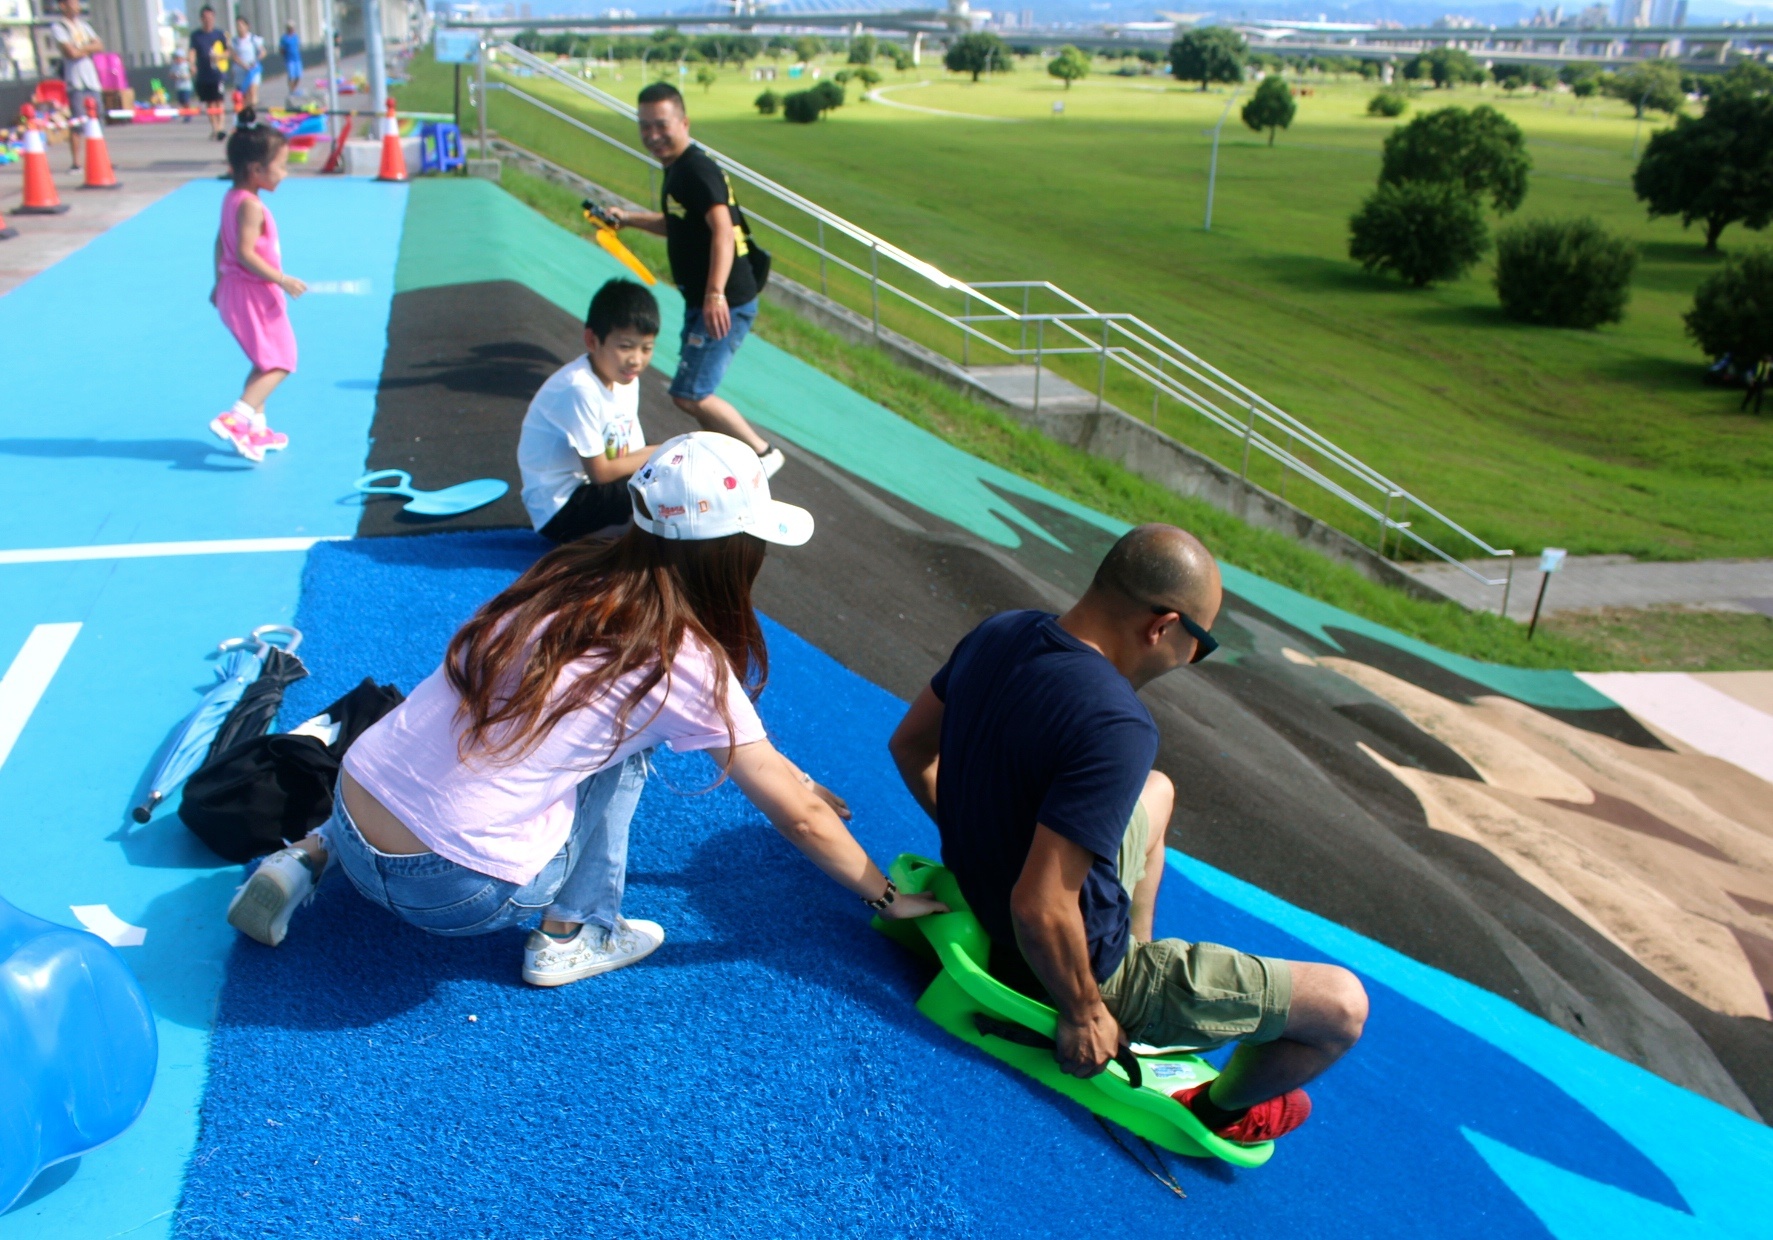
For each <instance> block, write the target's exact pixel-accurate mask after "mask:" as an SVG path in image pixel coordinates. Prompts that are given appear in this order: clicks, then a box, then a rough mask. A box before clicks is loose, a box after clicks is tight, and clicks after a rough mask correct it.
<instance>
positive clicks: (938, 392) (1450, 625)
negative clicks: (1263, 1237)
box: [500, 164, 1773, 671]
mask: <svg viewBox="0 0 1773 1240" xmlns="http://www.w3.org/2000/svg"><path fill="white" fill-rule="evenodd" d="M500 178H501V185H502V186H503V188H504V189H505V190H506V191H507V192H509V193H511V194H512V195H513V196H515V197H516V198H518V199H519V200H520V201H522V202H524V203H526V204H528V205H529V206H530V207H532V208H533V209H535V210H536V211H538V212H539V213H541V214H542V215H544V216H546V217H548V218H549V219H551V220H553V221H554V222H555V223H557V224H560V225H561V226H563V227H566V228H569V229H573V230H576V231H578V232H581V233H585V234H587V235H588V234H589V233H590V232H591V231H592V230H591V229H590V228H589V226H587V225H586V223H585V221H584V218H583V216H582V215H581V214H580V212H579V209H578V203H579V195H578V194H577V193H575V192H574V191H573V190H570V189H568V188H566V187H564V186H561V185H557V184H555V183H553V182H551V181H547V180H543V179H541V178H539V177H535V176H531V175H529V174H527V173H524V172H522V171H520V170H518V169H517V168H515V167H514V166H512V165H510V164H506V165H505V167H504V168H503V169H502V171H501V174H500ZM624 241H626V242H627V243H628V244H629V245H630V246H631V248H633V249H634V250H635V252H636V253H637V254H638V255H639V256H640V257H641V258H642V259H643V260H645V261H646V262H648V263H649V264H651V265H652V266H653V267H654V268H655V269H657V270H663V264H664V261H665V255H664V243H663V242H662V241H661V240H659V239H658V238H654V237H650V236H647V235H646V234H640V233H634V232H629V233H626V234H624ZM757 331H758V334H759V335H761V336H763V337H764V338H765V339H767V340H769V341H770V342H771V343H772V344H775V345H776V346H777V347H779V348H782V349H785V350H786V351H788V352H789V353H791V354H793V355H795V356H796V357H799V358H800V359H801V360H802V361H805V362H807V363H809V364H810V365H812V366H815V367H817V368H818V369H820V370H822V371H824V372H825V373H827V374H829V375H831V376H832V377H833V378H836V379H838V380H840V381H841V382H843V383H844V384H845V385H847V386H848V387H850V388H852V389H853V390H855V391H856V392H858V393H860V394H861V395H863V396H866V397H868V398H869V399H871V400H875V401H878V402H879V403H880V404H882V405H885V406H886V407H887V408H888V409H891V410H892V411H893V412H895V413H897V414H899V415H900V416H901V417H904V418H906V419H907V420H909V421H911V422H913V423H915V424H916V425H918V426H921V427H923V428H924V429H926V430H929V431H931V432H933V433H935V434H937V435H940V436H941V437H942V438H944V439H946V440H948V441H949V442H951V443H953V444H955V445H956V446H958V447H960V448H963V449H965V450H966V451H968V452H970V453H972V454H973V455H975V456H977V457H979V458H981V459H983V460H986V461H989V462H991V463H992V464H995V465H998V466H1000V467H1002V468H1004V469H1007V470H1009V471H1011V472H1013V473H1016V474H1019V475H1021V476H1022V477H1024V478H1027V479H1029V480H1030V481H1033V482H1037V483H1039V484H1041V485H1042V486H1044V487H1047V488H1048V489H1049V490H1052V491H1054V492H1055V493H1057V494H1060V495H1063V496H1065V497H1066V498H1068V499H1071V500H1075V501H1076V502H1078V503H1081V504H1086V505H1088V506H1090V507H1091V508H1094V509H1096V510H1097V511H1098V512H1102V513H1106V514H1108V515H1110V516H1115V517H1119V518H1121V519H1122V520H1125V521H1131V522H1139V521H1152V520H1162V521H1169V522H1172V523H1174V524H1177V525H1181V526H1184V527H1186V528H1188V529H1190V530H1193V531H1194V532H1195V533H1197V534H1198V535H1199V536H1200V537H1201V538H1202V539H1203V540H1204V541H1205V542H1206V543H1207V545H1208V546H1209V547H1210V548H1211V549H1212V551H1213V553H1214V554H1215V555H1216V556H1218V557H1220V558H1221V559H1222V560H1224V561H1225V562H1227V563H1230V564H1235V565H1237V566H1238V567H1240V568H1245V569H1248V570H1249V571H1251V572H1254V573H1257V574H1259V575H1261V576H1263V577H1265V578H1267V579H1268V580H1270V581H1273V582H1276V583H1277V584H1280V585H1284V586H1288V587H1291V588H1292V589H1295V590H1298V591H1300V592H1301V593H1304V594H1309V595H1311V596H1312V597H1314V598H1318V599H1322V600H1324V601H1325V602H1328V603H1333V604H1335V605H1336V606H1338V607H1342V608H1344V609H1345V610H1347V611H1350V612H1353V613H1355V614H1356V615H1359V616H1363V617H1365V618H1367V619H1369V620H1373V621H1375V622H1377V623H1380V624H1384V625H1387V626H1389V627H1391V628H1393V629H1396V630H1397V631H1398V632H1401V633H1406V634H1409V635H1410V636H1413V637H1417V638H1420V639H1421V640H1423V641H1427V642H1430V643H1432V644H1434V645H1436V646H1439V647H1441V648H1442V649H1444V650H1447V651H1449V652H1452V653H1455V654H1463V655H1467V656H1470V657H1472V658H1478V659H1484V660H1488V661H1490V662H1494V663H1501V664H1506V665H1509V666H1515V667H1541V668H1570V669H1573V670H1580V671H1615V670H1618V671H1637V670H1645V669H1648V668H1668V669H1679V670H1689V671H1691V670H1706V671H1724V670H1734V669H1738V668H1752V667H1767V666H1773V621H1767V620H1765V619H1764V618H1763V617H1758V616H1756V617H1736V616H1731V617H1728V618H1727V619H1726V621H1725V622H1723V623H1720V621H1719V620H1718V615H1719V613H1712V612H1682V611H1673V610H1662V611H1658V612H1656V613H1654V621H1653V630H1654V634H1655V636H1654V637H1652V638H1645V637H1643V636H1641V635H1640V634H1638V633H1637V632H1636V631H1635V630H1634V628H1633V626H1632V623H1631V617H1632V616H1634V615H1636V614H1638V613H1631V612H1612V613H1609V621H1608V622H1607V623H1606V624H1592V623H1587V622H1585V621H1584V620H1583V619H1581V618H1577V619H1575V620H1573V621H1572V622H1571V623H1570V624H1569V625H1568V626H1565V625H1563V624H1560V623H1548V624H1545V625H1542V626H1541V628H1540V631H1539V633H1538V634H1537V636H1536V639H1535V640H1533V641H1531V642H1529V641H1528V640H1527V637H1526V628H1525V626H1523V625H1521V624H1518V623H1516V622H1514V621H1507V620H1502V619H1501V618H1499V617H1497V616H1494V615H1490V614H1475V613H1472V612H1468V611H1466V610H1465V609H1464V608H1461V607H1459V606H1457V605H1455V604H1452V603H1438V604H1437V603H1430V602H1426V601H1424V600H1421V599H1417V598H1414V597H1412V596H1409V595H1406V594H1403V593H1401V592H1399V591H1396V590H1392V589H1389V588H1387V587H1385V586H1381V585H1378V584H1376V583H1374V582H1372V581H1369V580H1368V579H1367V578H1365V577H1363V576H1361V575H1360V574H1359V573H1357V572H1355V571H1354V570H1353V569H1350V568H1347V567H1344V566H1342V565H1340V564H1336V563H1335V562H1333V561H1331V560H1329V559H1326V558H1325V557H1324V556H1322V555H1319V554H1318V553H1317V552H1315V551H1312V550H1310V549H1308V548H1306V547H1303V546H1301V545H1300V544H1298V543H1296V542H1294V541H1292V540H1291V539H1288V538H1286V537H1284V536H1282V535H1280V534H1276V533H1272V532H1269V531H1266V530H1259V529H1255V528H1254V527H1252V526H1249V525H1246V524H1245V523H1243V522H1242V521H1239V520H1238V519H1237V518H1235V517H1232V516H1230V515H1228V514H1226V513H1224V512H1221V511H1220V510H1219V509H1217V508H1214V507H1212V506H1211V505H1209V504H1206V503H1203V502H1201V501H1198V500H1191V499H1186V498H1184V497H1182V496H1179V495H1176V494H1174V493H1173V492H1171V491H1168V490H1166V489H1165V488H1163V487H1160V486H1158V485H1157V484H1155V483H1153V482H1150V481H1147V480H1146V479H1144V478H1141V477H1139V476H1138V475H1137V474H1134V473H1132V472H1130V471H1128V470H1126V469H1124V468H1123V467H1121V466H1119V465H1116V464H1113V463H1112V462H1108V461H1104V460H1101V459H1100V458H1097V457H1093V456H1091V455H1089V454H1088V453H1085V452H1082V451H1079V450H1078V449H1076V448H1071V447H1067V446H1066V445H1064V444H1060V443H1058V442H1056V441H1054V440H1052V439H1049V438H1047V437H1046V436H1044V435H1042V434H1040V433H1039V432H1037V431H1034V430H1031V429H1029V428H1028V427H1026V426H1024V425H1023V424H1021V423H1019V422H1017V421H1016V420H1015V419H1013V418H1011V417H1009V416H1008V415H1006V414H1004V413H1002V412H1000V411H999V410H996V409H994V408H991V407H989V406H986V405H983V404H981V403H979V402H977V401H974V400H971V399H969V398H968V397H967V396H965V395H964V394H962V393H960V392H958V391H956V390H955V389H953V388H951V387H949V386H947V385H945V384H943V383H940V382H938V381H936V380H934V379H931V378H929V377H927V376H925V375H922V374H919V373H917V372H915V371H912V370H910V369H908V368H906V367H904V366H901V365H899V364H898V363H896V362H894V361H893V360H892V359H891V358H890V357H889V356H888V355H887V354H885V353H882V352H880V351H879V350H876V349H871V348H865V347H859V346H856V345H852V344H849V343H848V342H846V341H844V340H842V339H840V338H839V337H837V336H834V335H832V334H831V333H830V332H826V331H823V330H821V329H820V328H817V327H815V326H813V325H812V324H810V323H808V322H807V321H806V320H805V319H802V318H801V317H799V316H798V315H796V314H793V313H792V312H790V311H787V310H784V309H781V308H780V307H778V306H775V305H773V304H771V303H768V302H766V303H765V304H764V305H763V307H762V311H761V313H760V315H759V318H758V327H757ZM1742 620H1757V621H1761V624H1762V628H1763V629H1764V630H1765V631H1764V632H1762V631H1760V630H1756V629H1755V628H1754V626H1753V625H1751V624H1741V623H1735V622H1739V621H1742ZM1659 650H1660V651H1661V654H1660V655H1659V654H1658V651H1659Z"/></svg>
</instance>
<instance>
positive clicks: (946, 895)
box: [874, 853, 1274, 1167]
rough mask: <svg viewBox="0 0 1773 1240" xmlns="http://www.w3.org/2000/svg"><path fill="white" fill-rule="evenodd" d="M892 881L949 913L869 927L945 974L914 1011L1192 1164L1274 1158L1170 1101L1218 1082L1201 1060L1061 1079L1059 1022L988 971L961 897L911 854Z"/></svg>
mask: <svg viewBox="0 0 1773 1240" xmlns="http://www.w3.org/2000/svg"><path fill="white" fill-rule="evenodd" d="M890 872H891V874H892V878H893V881H894V882H895V883H897V884H898V885H899V890H900V891H911V892H919V893H926V894H928V895H932V896H934V897H936V898H937V899H938V900H940V901H942V902H943V903H944V904H946V905H947V906H948V907H949V909H950V910H952V911H950V912H947V913H938V914H936V915H935V916H933V917H919V918H917V919H915V920H913V921H885V920H882V919H881V918H879V917H876V918H875V919H874V928H875V929H876V930H878V931H880V932H881V933H882V934H884V935H886V936H887V937H888V938H889V939H892V940H893V941H894V942H896V943H899V944H901V945H902V946H904V947H907V948H909V949H910V950H912V951H914V952H917V953H918V954H920V955H922V956H925V957H927V958H931V959H933V960H934V961H935V962H937V963H939V964H940V965H941V967H942V971H941V972H940V973H938V974H937V975H936V979H935V980H934V981H933V982H931V983H930V984H929V988H928V989H926V990H925V991H924V992H923V997H922V998H921V999H919V1000H918V1001H917V1010H918V1011H920V1012H922V1013H923V1014H924V1015H925V1016H927V1017H929V1018H930V1019H931V1020H933V1021H935V1022H936V1023H937V1024H938V1025H940V1026H942V1028H944V1029H946V1030H947V1031H948V1032H949V1033H952V1034H953V1035H954V1036H955V1037H957V1038H960V1039H961V1040H962V1041H965V1042H971V1043H972V1044H973V1045H974V1046H976V1047H978V1048H979V1049H980V1050H982V1051H984V1052H985V1053H986V1054H988V1055H991V1056H994V1057H995V1058H998V1059H1001V1060H1003V1061H1004V1062H1005V1063H1007V1064H1009V1065H1010V1067H1012V1068H1015V1069H1016V1070H1017V1071H1018V1072H1022V1073H1025V1074H1027V1075H1028V1076H1031V1077H1033V1078H1034V1079H1035V1080H1037V1081H1039V1082H1040V1083H1041V1084H1043V1085H1045V1086H1047V1087H1048V1088H1049V1089H1056V1090H1058V1091H1059V1092H1060V1093H1062V1094H1064V1095H1065V1096H1066V1097H1068V1098H1070V1099H1072V1100H1073V1101H1074V1102H1077V1103H1079V1104H1081V1105H1082V1106H1083V1107H1084V1108H1086V1109H1087V1110H1090V1111H1094V1112H1095V1113H1096V1114H1097V1115H1100V1116H1101V1117H1102V1118H1103V1119H1108V1120H1113V1121H1114V1122H1115V1123H1117V1124H1119V1125H1120V1126H1121V1127H1123V1128H1125V1129H1127V1130H1128V1131H1130V1132H1135V1133H1137V1134H1138V1135H1139V1136H1141V1137H1144V1138H1145V1139H1146V1140H1147V1141H1150V1142H1151V1143H1152V1144H1153V1145H1157V1146H1161V1147H1162V1148H1164V1149H1166V1150H1170V1151H1171V1152H1173V1153H1176V1154H1183V1155H1186V1156H1188V1157H1190V1158H1218V1159H1222V1160H1223V1161H1225V1162H1228V1163H1231V1164H1232V1165H1233V1166H1237V1167H1260V1166H1261V1165H1262V1164H1263V1163H1265V1162H1267V1161H1268V1160H1269V1158H1271V1157H1272V1156H1273V1155H1274V1143H1273V1142H1272V1141H1264V1142H1263V1143H1262V1144H1260V1145H1239V1144H1237V1143H1236V1142H1234V1141H1227V1140H1225V1139H1224V1138H1223V1137H1219V1136H1215V1135H1214V1134H1213V1133H1211V1132H1208V1131H1207V1128H1206V1126H1205V1125H1204V1124H1202V1123H1201V1122H1200V1120H1198V1119H1196V1118H1195V1117H1194V1113H1193V1112H1191V1111H1190V1110H1189V1109H1188V1108H1187V1107H1185V1106H1183V1105H1182V1104H1181V1103H1179V1102H1177V1101H1176V1100H1175V1099H1173V1098H1171V1097H1170V1095H1171V1094H1173V1093H1175V1092H1176V1091H1177V1090H1179V1089H1185V1088H1187V1087H1188V1086H1190V1085H1198V1084H1199V1083H1200V1082H1202V1081H1210V1080H1212V1079H1213V1078H1214V1077H1215V1076H1217V1075H1218V1071H1217V1069H1215V1068H1214V1067H1213V1065H1212V1064H1210V1063H1208V1062H1207V1061H1206V1060H1204V1059H1202V1058H1201V1057H1200V1056H1198V1055H1190V1054H1186V1053H1182V1052H1171V1053H1166V1054H1162V1055H1152V1056H1140V1057H1139V1059H1138V1060H1137V1075H1138V1077H1139V1078H1140V1080H1139V1083H1137V1084H1136V1083H1135V1082H1134V1079H1133V1078H1132V1077H1130V1076H1129V1075H1128V1072H1127V1069H1126V1068H1125V1067H1123V1066H1122V1062H1121V1061H1116V1062H1114V1063H1111V1064H1109V1065H1108V1068H1107V1070H1106V1071H1104V1072H1102V1073H1101V1074H1100V1075H1097V1076H1093V1077H1090V1078H1089V1079H1087V1080H1080V1079H1079V1078H1077V1077H1075V1076H1069V1075H1067V1074H1066V1073H1064V1072H1061V1071H1060V1070H1059V1065H1058V1063H1056V1062H1055V1061H1054V1059H1053V1052H1052V1048H1051V1042H1052V1038H1053V1035H1054V1033H1055V1032H1056V1031H1057V1029H1058V1023H1059V1022H1058V1014H1057V1013H1056V1012H1054V1011H1053V1009H1052V1008H1050V1007H1048V1006H1047V1005H1046V1004H1044V1003H1041V1002H1039V1001H1037V1000H1034V999H1030V998H1028V996H1026V995H1023V994H1020V993H1018V992H1017V991H1015V990H1012V989H1011V988H1010V987H1008V986H1006V985H1004V984H1003V983H1002V982H1000V981H998V980H997V979H996V978H994V977H992V976H991V975H990V974H989V973H987V972H986V971H985V969H986V965H987V963H988V962H989V960H990V957H991V940H990V938H989V937H988V936H987V935H986V933H985V928H984V927H983V926H981V925H980V924H979V919H978V918H977V917H975V916H973V911H972V909H971V908H969V907H968V906H967V902H966V900H965V898H964V897H963V896H962V895H961V894H960V884H959V883H957V882H956V881H955V879H954V875H953V874H951V873H949V872H948V870H947V869H946V868H945V867H944V866H941V865H938V864H937V863H936V862H934V861H931V860H929V859H928V858H925V857H918V856H915V855H913V854H911V853H903V854H901V855H900V857H899V859H898V860H897V861H895V862H893V866H892V870H891V871H890ZM1030 1043H1034V1045H1030Z"/></svg>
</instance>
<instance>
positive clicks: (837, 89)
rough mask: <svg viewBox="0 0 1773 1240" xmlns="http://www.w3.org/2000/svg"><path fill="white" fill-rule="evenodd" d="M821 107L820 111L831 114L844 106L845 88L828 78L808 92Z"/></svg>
mask: <svg viewBox="0 0 1773 1240" xmlns="http://www.w3.org/2000/svg"><path fill="white" fill-rule="evenodd" d="M807 93H808V94H810V95H811V96H812V97H813V99H814V100H815V101H816V102H817V103H818V105H819V111H821V112H829V111H831V110H833V109H834V108H841V107H842V106H843V86H842V85H841V84H839V83H837V82H833V81H832V80H831V79H830V78H826V79H825V80H824V81H823V82H820V83H819V84H818V85H817V86H815V87H813V88H812V90H810V91H808V92H807Z"/></svg>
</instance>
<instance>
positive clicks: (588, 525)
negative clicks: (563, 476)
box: [536, 478, 634, 543]
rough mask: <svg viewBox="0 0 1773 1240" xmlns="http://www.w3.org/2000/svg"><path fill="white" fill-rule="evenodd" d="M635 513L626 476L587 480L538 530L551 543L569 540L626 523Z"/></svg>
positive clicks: (567, 541)
mask: <svg viewBox="0 0 1773 1240" xmlns="http://www.w3.org/2000/svg"><path fill="white" fill-rule="evenodd" d="M633 515H634V505H633V503H632V501H630V500H629V498H628V480H627V479H626V478H624V479H622V480H621V481H619V482H585V483H581V484H580V485H579V489H578V490H576V491H574V492H573V493H572V494H571V495H569V496H567V497H566V503H564V504H562V505H561V507H560V511H559V512H557V513H555V514H554V515H553V516H552V517H550V518H548V524H546V525H544V526H543V527H542V528H541V529H539V530H537V531H536V533H538V534H540V535H541V536H542V537H543V538H546V539H547V540H548V541H549V542H552V543H569V542H572V541H573V539H575V538H583V537H584V536H585V535H587V534H595V533H596V532H597V531H598V530H602V529H608V528H609V527H610V526H612V525H624V524H626V523H627V522H628V520H629V518H631V517H632V516H633Z"/></svg>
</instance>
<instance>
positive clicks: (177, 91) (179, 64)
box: [172, 56, 191, 125]
mask: <svg viewBox="0 0 1773 1240" xmlns="http://www.w3.org/2000/svg"><path fill="white" fill-rule="evenodd" d="M172 98H173V102H174V103H176V104H178V105H179V110H180V111H183V110H184V109H186V108H188V107H190V106H191V62H190V61H189V60H188V59H186V58H185V57H183V56H174V57H173V58H172ZM181 119H182V120H183V121H184V123H185V124H187V125H189V124H190V123H191V118H190V117H189V116H186V117H182V118H181Z"/></svg>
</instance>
